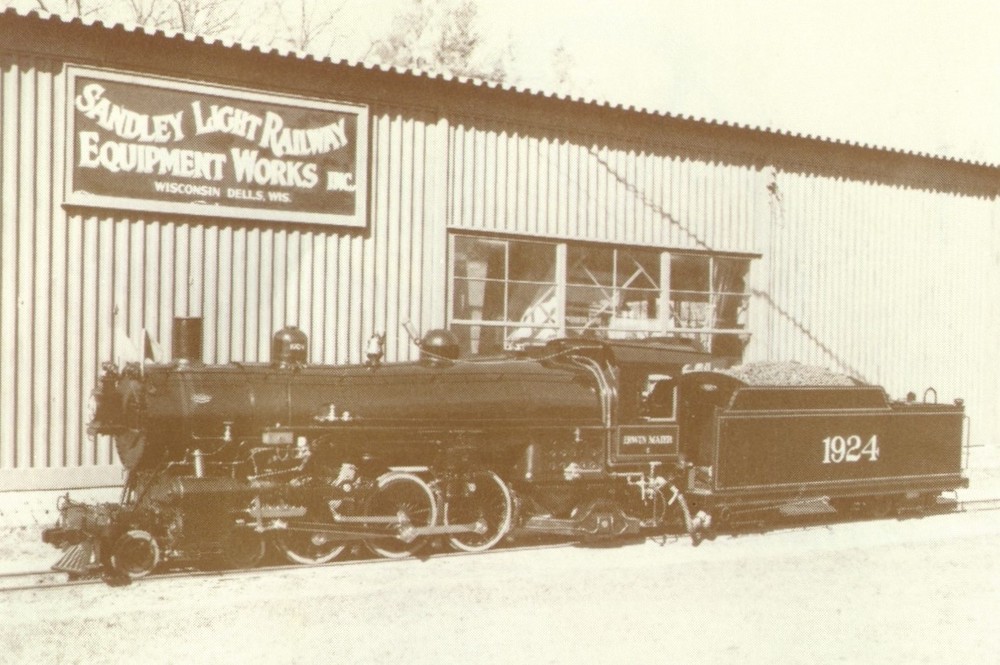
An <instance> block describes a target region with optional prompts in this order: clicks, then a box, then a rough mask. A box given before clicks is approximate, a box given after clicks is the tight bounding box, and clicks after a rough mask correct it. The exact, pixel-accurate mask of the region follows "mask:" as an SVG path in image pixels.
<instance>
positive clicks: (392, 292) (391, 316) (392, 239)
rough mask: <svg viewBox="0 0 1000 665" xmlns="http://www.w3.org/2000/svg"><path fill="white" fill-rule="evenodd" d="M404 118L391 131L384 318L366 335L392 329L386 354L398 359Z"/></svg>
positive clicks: (381, 261) (384, 247)
mask: <svg viewBox="0 0 1000 665" xmlns="http://www.w3.org/2000/svg"><path fill="white" fill-rule="evenodd" d="M403 130H404V126H403V120H402V118H401V117H400V116H396V118H395V120H394V122H393V123H392V127H391V128H390V133H389V141H390V145H389V154H388V164H387V171H388V176H389V183H390V187H391V189H390V190H389V192H388V199H389V200H388V202H387V203H388V206H387V209H386V211H385V215H386V222H387V223H386V239H385V242H384V243H383V245H382V247H381V251H382V254H381V256H380V257H379V264H380V269H379V272H380V273H381V274H382V275H383V276H384V281H383V282H382V286H381V288H380V289H379V292H380V295H381V298H382V299H383V300H384V302H385V305H384V310H383V315H382V316H383V319H382V323H381V325H373V326H372V329H371V330H370V331H366V332H365V334H364V335H363V336H364V338H365V339H366V340H367V338H368V337H370V336H371V335H373V334H375V333H376V332H386V333H392V334H393V339H394V340H396V341H395V343H394V344H389V345H388V346H389V348H388V349H386V352H387V355H386V358H387V359H390V360H395V359H397V358H399V357H400V352H401V351H403V349H402V348H401V347H402V338H401V336H400V335H398V334H396V331H398V329H399V316H398V314H399V308H400V305H401V302H400V300H401V297H402V288H401V285H400V283H399V281H400V280H399V273H400V267H401V266H400V264H399V258H400V257H399V255H400V243H399V237H400V234H401V233H403V232H404V229H403V228H402V227H403V225H404V224H407V223H408V221H409V220H405V219H404V218H403V210H402V208H401V206H400V199H401V197H402V191H403V178H404V170H403V166H402V160H403V150H402V148H403V146H402V144H403V133H404V131H403Z"/></svg>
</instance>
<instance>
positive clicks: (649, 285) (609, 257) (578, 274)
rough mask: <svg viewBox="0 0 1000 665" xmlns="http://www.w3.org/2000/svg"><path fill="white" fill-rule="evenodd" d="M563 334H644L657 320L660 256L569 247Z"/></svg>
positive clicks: (656, 325) (657, 328)
mask: <svg viewBox="0 0 1000 665" xmlns="http://www.w3.org/2000/svg"><path fill="white" fill-rule="evenodd" d="M566 264H567V266H566V273H567V274H566V334H567V335H569V336H583V337H587V336H600V337H610V338H612V339H614V338H622V337H634V336H637V335H638V336H646V335H649V334H652V333H655V332H657V331H660V330H661V329H662V327H663V326H662V325H661V324H660V322H659V308H658V303H659V297H660V252H658V251H655V250H641V249H631V248H629V249H621V248H609V247H590V246H586V245H569V247H568V248H567V254H566Z"/></svg>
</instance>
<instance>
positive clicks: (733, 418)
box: [714, 410, 963, 492]
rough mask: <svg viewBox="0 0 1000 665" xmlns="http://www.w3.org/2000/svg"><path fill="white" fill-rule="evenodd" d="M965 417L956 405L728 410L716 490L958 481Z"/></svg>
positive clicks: (724, 417) (718, 455)
mask: <svg viewBox="0 0 1000 665" xmlns="http://www.w3.org/2000/svg"><path fill="white" fill-rule="evenodd" d="M962 423H963V416H962V413H961V411H959V410H950V411H926V410H925V411H920V412H900V411H888V412H880V413H878V412H871V411H833V412H812V413H783V414H770V415H768V414H764V413H741V414H723V415H722V416H720V417H719V420H718V430H717V431H718V437H717V441H716V447H715V453H714V467H715V471H714V489H715V490H716V491H719V492H727V491H756V490H767V489H769V488H774V489H779V488H786V489H787V488H789V487H801V488H808V487H810V486H813V487H820V486H829V487H841V488H845V489H846V488H848V487H850V486H852V485H857V486H864V485H880V484H891V483H894V482H898V481H901V480H904V479H920V480H928V481H932V480H934V479H940V480H941V482H942V483H944V484H949V483H954V481H957V480H959V479H960V476H961V464H962ZM955 484H957V483H955Z"/></svg>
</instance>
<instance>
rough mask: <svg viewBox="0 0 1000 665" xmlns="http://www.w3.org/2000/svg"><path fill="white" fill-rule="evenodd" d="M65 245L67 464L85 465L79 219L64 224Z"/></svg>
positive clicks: (80, 238)
mask: <svg viewBox="0 0 1000 665" xmlns="http://www.w3.org/2000/svg"><path fill="white" fill-rule="evenodd" d="M66 226H67V243H66V320H67V325H66V358H67V362H66V448H67V450H66V464H68V465H70V466H79V465H80V464H82V463H83V461H84V455H85V453H84V441H85V440H86V437H84V436H83V428H82V424H83V419H84V417H85V415H84V412H83V399H84V398H85V394H84V392H83V374H84V370H83V367H84V365H83V363H84V356H85V353H84V347H83V344H82V340H83V320H84V307H83V305H84V282H85V279H84V269H83V265H84V262H83V259H84V224H83V219H82V218H81V217H80V216H79V215H73V216H72V217H70V218H69V219H68V220H67V225H66Z"/></svg>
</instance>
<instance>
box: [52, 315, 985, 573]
mask: <svg viewBox="0 0 1000 665" xmlns="http://www.w3.org/2000/svg"><path fill="white" fill-rule="evenodd" d="M192 346H193V347H195V349H196V348H197V347H198V346H199V344H193V345H192ZM419 346H420V360H418V361H416V362H407V363H382V362H380V354H379V353H377V352H376V353H372V354H370V355H369V361H368V362H367V363H365V364H362V365H350V366H314V365H310V364H308V362H307V358H308V348H307V340H306V338H305V335H304V334H303V333H302V332H301V331H299V330H297V329H295V328H286V329H284V330H282V331H279V332H278V333H277V334H276V335H275V337H274V344H273V349H272V358H271V362H270V363H259V364H249V363H236V362H234V363H229V364H224V365H207V364H203V363H202V362H200V360H199V358H198V357H197V355H198V354H197V352H196V351H195V352H194V353H190V354H187V353H180V354H179V355H180V357H179V358H177V359H175V361H174V362H172V363H170V364H156V365H145V364H141V363H140V364H130V365H127V366H125V367H123V368H118V367H115V366H114V365H107V366H106V367H105V370H104V374H103V376H102V377H101V379H100V381H99V385H98V389H97V390H96V394H95V412H94V419H93V422H92V423H91V430H92V431H93V432H95V433H97V434H103V435H110V436H111V437H112V438H113V440H114V443H115V447H116V450H117V452H118V455H119V457H120V459H121V461H122V464H123V465H124V466H125V468H126V469H127V470H128V474H127V480H126V483H125V487H124V489H123V493H122V499H121V501H120V502H119V503H114V504H99V505H85V504H80V503H76V502H73V501H71V500H69V499H68V498H66V499H64V500H63V501H62V502H61V505H60V507H59V508H60V519H59V523H58V524H57V525H56V526H55V527H53V528H51V529H48V530H47V531H46V532H45V533H44V535H43V537H44V539H45V540H46V541H47V542H50V543H52V544H54V545H57V546H60V547H63V548H65V549H66V550H67V551H66V554H65V556H64V557H63V558H62V559H61V560H60V562H59V563H57V564H56V566H55V568H56V569H57V570H64V571H67V572H71V573H74V574H83V573H86V572H92V571H93V570H96V569H103V570H105V571H112V572H114V573H115V574H118V575H126V576H129V577H140V576H143V575H145V574H148V573H149V572H151V571H152V570H154V569H155V568H156V567H157V566H158V565H160V563H161V562H163V561H166V560H170V559H191V558H194V559H199V560H205V559H206V558H212V557H223V558H225V559H226V560H227V561H228V563H229V564H230V565H236V566H251V565H254V564H256V563H257V562H259V561H260V560H261V558H262V557H263V556H264V553H265V550H266V548H267V547H269V546H270V547H273V548H275V549H276V550H277V551H279V552H281V553H282V554H283V555H284V556H285V557H286V558H287V559H288V560H290V561H292V562H296V563H305V564H314V563H323V562H327V561H330V560H332V559H334V558H335V557H337V556H338V555H340V554H341V553H342V552H344V551H345V550H348V549H350V550H352V551H353V550H357V549H358V548H359V547H360V546H364V547H366V548H367V549H368V550H370V551H371V552H373V553H375V554H376V555H379V556H383V557H390V558H397V557H405V556H410V555H412V554H413V553H415V552H417V551H418V550H419V549H420V548H422V547H425V546H426V545H427V544H428V543H429V542H431V541H437V542H439V543H440V542H447V543H448V544H450V546H451V547H453V548H455V549H458V550H462V551H469V552H477V551H483V550H486V549H489V548H491V547H493V546H495V545H496V544H498V543H499V542H501V541H502V540H503V539H504V538H505V537H513V536H515V535H522V534H532V533H533V534H547V535H558V536H565V537H570V538H578V539H594V538H618V537H623V536H633V535H640V534H643V533H650V532H659V531H663V530H665V529H670V528H676V529H678V530H679V531H681V532H683V531H687V532H688V533H690V534H691V535H692V537H693V538H694V539H695V540H696V541H697V540H698V538H699V537H700V535H701V533H702V532H703V531H704V530H706V529H708V528H710V527H711V525H712V524H713V522H714V523H719V522H720V521H726V520H730V521H736V520H739V519H741V518H746V517H747V516H751V517H753V518H759V517H760V516H761V515H768V514H786V515H789V514H802V513H808V512H828V511H833V510H854V509H858V508H864V509H869V510H889V509H891V508H895V507H898V506H899V505H901V504H903V503H908V504H913V505H918V506H919V505H926V504H929V503H931V502H932V501H933V500H934V498H935V497H936V496H937V495H938V494H940V493H941V492H942V491H944V490H949V489H954V488H956V487H959V486H962V485H964V484H965V483H966V480H965V478H964V476H963V475H962V445H963V432H964V410H963V407H962V405H961V404H960V403H959V404H947V405H946V404H933V403H931V404H928V403H916V402H915V401H913V400H911V401H909V402H893V401H890V400H889V399H888V398H887V396H886V394H885V392H884V391H883V390H882V389H881V388H879V387H877V386H866V385H859V384H858V382H856V381H854V380H852V379H848V378H847V377H843V376H840V375H834V374H831V373H823V372H820V373H819V374H816V373H813V374H808V373H804V369H803V368H801V367H798V366H790V367H793V368H794V369H793V371H792V373H791V375H788V374H787V373H786V375H785V376H777V375H774V374H773V373H772V374H771V375H764V374H762V373H761V372H760V371H756V372H753V371H751V372H750V373H749V374H748V373H747V372H746V370H743V373H742V374H741V370H740V369H737V370H726V371H715V370H706V369H705V368H707V367H710V366H711V362H712V357H711V355H710V354H708V353H706V352H704V351H703V350H702V349H701V348H700V347H699V346H698V345H697V344H696V343H694V342H693V341H691V340H687V339H682V338H660V339H648V340H639V341H601V340H589V339H562V340H555V341H552V342H549V343H548V344H546V345H545V346H543V347H540V348H536V349H532V350H530V351H527V352H522V353H517V354H509V355H503V356H496V357H471V358H462V357H460V355H459V353H458V345H457V343H456V342H455V339H454V337H453V336H451V335H450V333H448V332H446V331H432V332H430V333H428V334H427V335H426V336H425V337H424V338H423V340H421V341H420V342H419ZM176 355H178V354H177V353H176V352H175V356H176ZM189 355H190V356H191V357H187V356H189ZM772 367H773V366H772ZM765 374H766V373H765Z"/></svg>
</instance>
